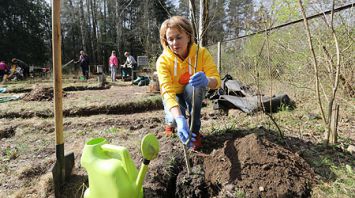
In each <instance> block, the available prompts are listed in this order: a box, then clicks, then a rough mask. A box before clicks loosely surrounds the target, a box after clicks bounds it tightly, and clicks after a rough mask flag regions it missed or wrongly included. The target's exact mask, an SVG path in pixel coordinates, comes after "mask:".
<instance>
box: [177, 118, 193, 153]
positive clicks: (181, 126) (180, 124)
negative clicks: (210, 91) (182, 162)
mask: <svg viewBox="0 0 355 198" xmlns="http://www.w3.org/2000/svg"><path fill="white" fill-rule="evenodd" d="M175 121H176V124H177V133H178V136H179V138H180V140H181V142H182V143H183V144H186V142H187V140H188V139H189V133H190V129H189V126H188V124H187V121H186V119H185V117H184V116H182V115H180V116H178V117H176V118H175ZM195 137H196V134H194V133H192V134H191V141H190V142H189V144H188V145H187V146H188V147H189V148H190V147H191V146H192V142H194V141H195V140H196V139H195Z"/></svg>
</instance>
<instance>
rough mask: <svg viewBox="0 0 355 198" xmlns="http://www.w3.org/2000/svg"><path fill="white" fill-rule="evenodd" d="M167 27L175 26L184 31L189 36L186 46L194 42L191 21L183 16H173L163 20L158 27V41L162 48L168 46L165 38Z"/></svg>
mask: <svg viewBox="0 0 355 198" xmlns="http://www.w3.org/2000/svg"><path fill="white" fill-rule="evenodd" d="M168 28H177V29H178V30H179V31H184V32H185V33H186V34H187V35H188V36H189V37H190V42H189V45H188V47H190V46H191V45H192V44H193V43H194V42H195V40H194V37H193V29H192V25H191V22H190V21H189V20H188V19H186V18H185V17H182V16H173V17H170V18H169V19H167V20H165V21H164V22H163V23H162V24H161V27H160V43H161V45H162V46H163V47H164V48H165V47H167V46H168V42H167V40H166V31H167V29H168Z"/></svg>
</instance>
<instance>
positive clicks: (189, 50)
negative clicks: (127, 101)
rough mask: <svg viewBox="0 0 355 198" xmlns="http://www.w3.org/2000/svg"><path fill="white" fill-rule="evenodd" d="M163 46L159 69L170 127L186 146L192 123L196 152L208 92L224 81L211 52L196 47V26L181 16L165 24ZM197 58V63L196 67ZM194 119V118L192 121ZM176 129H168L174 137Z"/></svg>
mask: <svg viewBox="0 0 355 198" xmlns="http://www.w3.org/2000/svg"><path fill="white" fill-rule="evenodd" d="M160 43H161V45H162V46H163V48H164V51H163V53H162V54H161V55H160V57H159V58H158V60H157V63H156V69H157V72H158V78H159V83H160V90H161V95H162V98H163V105H164V111H165V122H166V123H167V124H168V126H171V127H177V134H178V136H179V138H180V140H181V141H182V142H183V143H186V142H187V141H188V138H189V133H190V129H189V124H190V125H191V124H192V128H191V131H192V138H191V140H192V144H190V145H188V146H189V147H190V146H193V149H197V148H199V147H201V146H202V142H201V141H202V136H201V135H200V133H199V132H200V128H201V120H200V118H201V107H202V100H203V99H204V96H205V93H206V89H207V88H210V89H216V88H218V87H220V85H221V79H220V76H219V73H218V71H217V67H216V64H215V63H214V61H213V58H212V56H211V54H210V53H209V52H208V51H207V49H205V48H203V47H199V48H198V46H197V45H196V44H195V42H194V38H193V30H192V25H191V23H190V21H189V20H187V19H186V18H184V17H181V16H173V17H171V18H169V19H167V20H165V21H164V22H163V24H162V25H161V28H160ZM196 59H197V61H198V62H197V64H196ZM193 89H195V100H194V106H195V109H194V112H193V113H194V115H192V93H193ZM186 111H188V112H189V114H190V115H191V116H194V123H189V124H188V123H187V120H186ZM190 120H191V119H190ZM171 131H172V129H171V128H170V129H169V127H167V128H166V129H165V132H166V135H170V134H169V132H170V133H171Z"/></svg>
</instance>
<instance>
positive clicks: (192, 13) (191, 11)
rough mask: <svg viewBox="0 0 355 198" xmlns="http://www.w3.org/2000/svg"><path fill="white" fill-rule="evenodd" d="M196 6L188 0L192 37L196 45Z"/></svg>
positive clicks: (192, 1)
mask: <svg viewBox="0 0 355 198" xmlns="http://www.w3.org/2000/svg"><path fill="white" fill-rule="evenodd" d="M195 12H196V6H195V1H194V0H189V16H190V20H191V23H192V30H193V37H194V40H195V42H196V43H197V39H198V38H197V29H196V15H195Z"/></svg>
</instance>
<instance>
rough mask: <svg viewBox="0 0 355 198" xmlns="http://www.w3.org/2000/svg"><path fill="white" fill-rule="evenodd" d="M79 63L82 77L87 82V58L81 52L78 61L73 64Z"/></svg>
mask: <svg viewBox="0 0 355 198" xmlns="http://www.w3.org/2000/svg"><path fill="white" fill-rule="evenodd" d="M79 62H80V67H81V71H82V73H83V76H84V78H85V80H88V79H89V56H88V55H87V54H86V53H85V52H84V51H83V50H81V51H80V57H79V60H78V61H75V62H74V63H75V64H77V63H79Z"/></svg>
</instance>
